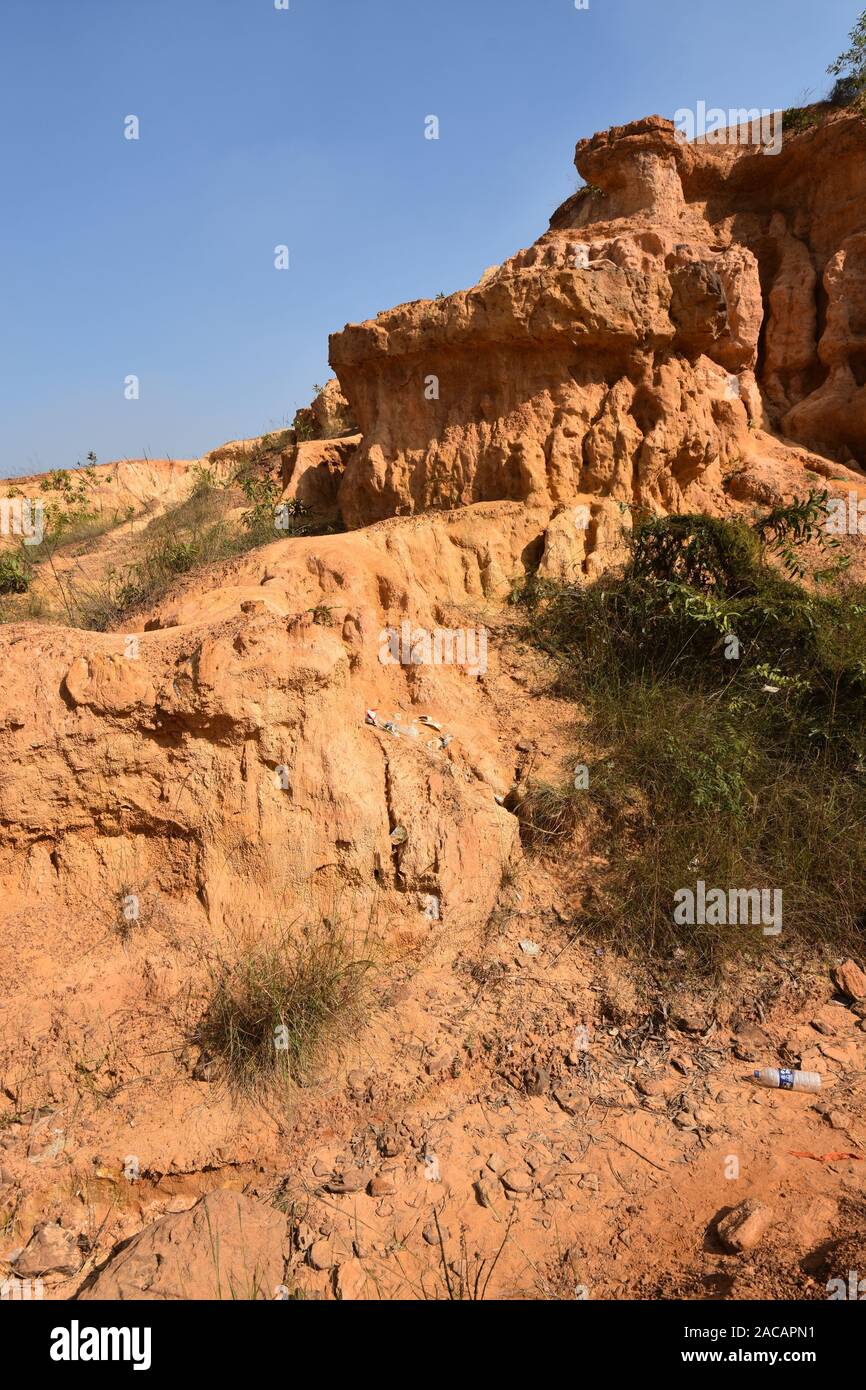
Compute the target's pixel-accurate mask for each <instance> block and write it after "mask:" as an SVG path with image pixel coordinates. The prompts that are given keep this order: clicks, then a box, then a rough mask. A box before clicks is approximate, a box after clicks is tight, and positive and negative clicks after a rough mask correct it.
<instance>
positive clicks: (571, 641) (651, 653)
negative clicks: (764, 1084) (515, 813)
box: [515, 498, 866, 967]
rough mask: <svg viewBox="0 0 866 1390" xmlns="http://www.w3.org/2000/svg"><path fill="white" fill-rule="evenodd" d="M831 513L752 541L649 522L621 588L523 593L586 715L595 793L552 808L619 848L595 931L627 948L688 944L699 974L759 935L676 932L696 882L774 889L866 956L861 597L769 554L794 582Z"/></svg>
mask: <svg viewBox="0 0 866 1390" xmlns="http://www.w3.org/2000/svg"><path fill="white" fill-rule="evenodd" d="M821 514H822V513H821V504H820V499H819V500H818V501H817V502H816V500H815V499H814V498H811V500H810V499H809V498H807V499H803V500H802V501H801V502H797V503H795V504H793V505H792V506H791V507H789V508H786V509H779V510H777V511H776V512H774V513H772V514H770V516H768V517H765V518H763V520H762V521H761V522H759V523H758V525H757V526H756V528H755V529H754V530H752V529H750V528H748V527H746V526H745V525H744V524H743V523H740V522H729V521H719V520H716V519H712V518H705V517H670V518H665V519H662V520H654V521H652V522H649V523H647V524H646V525H645V526H643V527H640V528H638V530H637V532H636V535H635V538H634V543H633V556H632V560H631V563H630V564H629V566H628V568H627V571H626V573H625V575H624V576H623V577H621V578H615V577H605V578H602V579H601V580H599V581H598V582H597V583H596V584H594V585H592V586H589V587H580V586H577V585H575V586H570V585H569V586H560V585H555V584H551V583H545V582H543V581H540V580H538V579H537V578H530V579H529V580H528V581H526V582H525V583H524V584H523V585H522V586H521V587H520V589H519V590H518V592H517V593H516V595H515V600H516V602H518V603H519V604H521V605H522V606H523V609H524V611H525V614H526V628H525V631H526V634H527V635H528V636H529V637H530V638H531V640H532V641H533V642H534V643H535V644H536V645H538V646H539V647H541V648H542V649H543V650H545V651H546V652H548V653H549V654H550V655H551V656H552V657H553V659H554V661H555V662H556V665H557V677H556V683H555V689H556V691H557V692H558V693H559V694H560V695H561V696H563V697H565V698H570V699H576V700H579V701H580V703H581V704H582V705H583V706H584V707H585V708H586V710H587V713H588V715H589V726H588V730H587V732H588V735H589V738H590V739H591V742H592V747H593V748H594V749H595V750H598V752H597V756H595V758H594V760H591V759H590V757H589V756H588V754H587V751H586V750H583V751H582V752H581V753H580V754H579V757H580V761H582V762H585V763H588V764H590V781H589V788H588V790H586V791H584V792H578V793H576V794H575V793H573V792H572V791H571V789H569V790H568V791H567V792H561V793H560V794H559V795H560V798H561V799H562V800H561V801H560V803H559V804H560V806H563V805H566V804H567V806H568V813H569V815H570V816H573V817H574V818H575V820H576V821H577V822H578V823H579V824H580V825H581V826H582V829H583V831H584V834H585V835H588V836H589V840H590V844H591V848H592V850H593V852H594V853H595V854H605V853H606V852H607V853H608V856H609V859H610V867H609V870H608V872H607V874H606V877H605V886H604V889H603V891H602V893H601V897H600V900H599V901H598V902H596V904H595V906H594V909H593V918H592V925H593V926H594V927H595V928H596V929H597V930H599V931H600V932H602V933H603V934H605V935H607V936H609V937H611V938H612V939H614V940H615V941H616V942H617V944H618V945H620V946H622V947H628V946H632V947H634V946H639V947H640V948H641V949H642V950H649V951H650V952H654V953H659V952H660V953H661V954H663V955H664V954H668V953H670V952H671V951H672V950H673V949H674V948H676V947H678V946H686V947H688V948H689V949H690V950H691V951H692V953H693V956H694V959H695V961H696V962H699V963H700V964H701V965H702V966H704V967H706V966H709V965H711V964H713V963H714V962H716V961H717V960H718V959H720V957H721V956H723V955H724V954H726V953H727V952H728V951H729V950H731V949H732V948H734V947H735V946H738V945H742V944H743V943H744V942H747V943H748V944H749V945H750V946H751V947H754V946H755V945H756V939H757V942H760V941H761V940H762V939H763V938H762V937H761V936H760V934H759V933H756V931H755V929H754V928H753V927H749V928H743V929H738V928H733V927H711V926H695V927H691V928H684V927H681V926H675V925H674V923H673V920H672V903H673V895H674V893H675V892H676V890H677V889H678V888H682V887H687V886H688V885H689V884H691V885H692V886H694V884H695V881H696V879H697V878H698V877H700V878H702V879H704V881H705V882H706V883H707V884H708V885H709V884H713V885H719V886H725V887H733V886H737V887H740V886H741V887H743V888H748V887H754V886H762V887H778V888H781V889H782V890H783V893H784V907H785V911H784V920H785V931H786V932H788V931H794V932H796V933H798V934H799V935H800V936H801V937H802V938H805V939H811V940H821V939H824V940H832V941H836V942H838V943H840V944H841V943H845V944H848V945H849V946H850V945H851V944H852V943H859V944H860V946H861V947H862V939H863V930H864V924H866V833H864V831H866V587H864V586H862V585H855V584H851V583H846V584H843V582H842V580H841V579H840V578H839V576H838V574H837V575H836V577H835V585H836V586H835V588H833V590H832V591H830V590H828V589H827V588H826V587H825V588H823V589H821V588H818V587H816V586H815V585H814V584H813V583H812V582H811V581H812V580H813V579H814V575H812V576H809V579H810V584H809V586H807V585H804V584H803V583H801V582H795V581H794V580H793V579H791V578H788V577H786V576H785V575H784V574H781V573H780V572H779V568H778V564H773V563H770V559H769V557H770V556H775V557H776V559H777V560H779V561H781V562H782V564H783V565H786V564H789V563H790V562H792V561H793V562H794V568H795V570H796V571H797V572H798V573H799V572H801V571H802V570H803V569H804V568H805V566H804V564H803V561H802V551H803V549H804V547H805V546H806V544H807V543H808V542H811V541H814V540H815V536H814V531H815V529H816V527H818V526H819V521H818V518H819V517H820V516H821ZM530 804H531V799H530ZM553 804H554V799H553V798H552V797H551V796H550V795H549V794H547V793H546V794H545V796H544V797H543V799H542V805H543V806H544V807H546V808H548V809H549V808H550V807H552V806H553ZM536 816H537V812H534V813H533V816H532V817H531V818H530V819H531V820H534V819H535V817H536ZM558 825H559V826H560V828H561V826H562V822H561V820H560V821H559V822H558ZM526 838H527V840H528V841H529V842H530V843H533V844H534V845H535V846H538V845H539V844H540V845H541V846H542V847H544V846H545V845H547V846H548V847H550V845H551V843H552V842H553V841H554V840H555V839H557V838H560V839H561V836H554V837H550V836H547V837H546V836H544V835H542V836H540V837H539V836H538V835H535V836H533V834H532V833H531V831H530V833H529V834H528V835H527V836H526ZM611 846H615V851H614V852H612V853H611V852H610V847H611Z"/></svg>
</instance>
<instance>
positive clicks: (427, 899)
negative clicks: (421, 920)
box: [421, 893, 440, 922]
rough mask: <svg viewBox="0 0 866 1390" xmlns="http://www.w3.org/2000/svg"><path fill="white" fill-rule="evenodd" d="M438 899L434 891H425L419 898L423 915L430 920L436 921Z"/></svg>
mask: <svg viewBox="0 0 866 1390" xmlns="http://www.w3.org/2000/svg"><path fill="white" fill-rule="evenodd" d="M439 906H440V905H439V899H438V898H437V897H436V895H435V894H434V893H425V894H423V896H422V898H421V908H422V910H423V913H424V916H425V917H427V918H428V919H429V921H431V922H438V921H439V916H440V910H439Z"/></svg>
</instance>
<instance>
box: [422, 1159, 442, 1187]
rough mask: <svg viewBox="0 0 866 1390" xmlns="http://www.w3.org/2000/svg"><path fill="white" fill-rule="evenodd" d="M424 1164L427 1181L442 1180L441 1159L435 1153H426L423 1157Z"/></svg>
mask: <svg viewBox="0 0 866 1390" xmlns="http://www.w3.org/2000/svg"><path fill="white" fill-rule="evenodd" d="M421 1161H422V1163H423V1164H424V1177H425V1179H426V1181H427V1182H441V1181H442V1178H441V1177H440V1174H439V1159H438V1158H437V1157H436V1155H435V1154H424V1155H423V1158H422V1160H421Z"/></svg>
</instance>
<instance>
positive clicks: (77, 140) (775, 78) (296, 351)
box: [0, 0, 866, 476]
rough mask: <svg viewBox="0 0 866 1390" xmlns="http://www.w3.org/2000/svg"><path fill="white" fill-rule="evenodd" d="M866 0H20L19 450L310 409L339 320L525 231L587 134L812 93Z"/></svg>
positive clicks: (14, 103)
mask: <svg viewBox="0 0 866 1390" xmlns="http://www.w3.org/2000/svg"><path fill="white" fill-rule="evenodd" d="M864 3H866V0H820V3H818V0H748V2H747V0H727V3H722V2H721V0H676V3H675V2H674V0H590V8H589V10H588V11H578V10H576V8H575V4H574V0H290V6H291V7H290V9H289V10H288V11H283V10H276V9H275V7H274V0H2V6H0V188H2V191H3V203H2V217H0V323H2V337H0V476H2V475H7V476H8V475H10V474H15V473H21V472H28V471H31V470H33V471H35V470H41V469H46V468H56V467H69V466H71V465H73V464H74V463H75V461H76V460H77V459H83V458H84V456H85V454H86V453H87V452H88V450H91V449H92V450H94V451H95V452H96V454H97V455H98V457H99V458H100V460H102V461H105V460H108V459H113V458H122V457H141V456H143V455H145V454H147V455H148V456H150V457H162V456H167V455H168V456H172V457H175V458H185V457H196V456H198V455H199V454H201V453H203V452H205V451H206V450H207V449H209V448H212V447H214V446H216V445H217V444H219V443H222V442H223V441H225V440H227V439H231V438H235V437H238V436H243V435H249V434H256V433H260V432H262V431H264V430H266V429H273V428H279V427H280V426H281V425H283V424H286V423H290V421H291V419H292V417H293V415H294V412H295V409H296V408H297V406H299V405H303V404H306V403H307V402H308V401H309V399H310V395H311V391H312V386H313V383H314V382H317V381H319V382H323V381H324V380H325V379H326V378H327V376H328V375H329V369H328V366H327V352H328V334H329V333H330V332H332V331H334V330H336V329H339V328H341V327H342V326H343V324H344V323H346V322H349V321H357V320H359V319H363V318H367V317H370V316H372V315H374V314H375V313H376V312H377V311H378V310H380V309H384V308H388V307H389V306H391V305H393V304H397V303H400V302H401V301H404V300H407V299H417V298H421V297H426V296H433V295H435V294H436V293H438V292H439V291H444V292H445V293H449V292H451V291H453V290H456V289H459V288H463V287H465V286H468V285H470V284H472V283H474V281H475V280H476V279H477V278H478V276H479V274H480V273H481V272H482V271H483V270H484V269H485V267H486V266H488V265H491V264H493V263H494V262H498V261H501V260H502V259H504V257H505V256H507V255H509V254H511V253H512V252H514V251H515V250H517V249H518V248H519V247H521V246H526V245H528V244H529V243H530V242H531V241H533V240H534V239H535V238H536V237H537V236H538V235H539V234H540V233H541V232H542V231H543V230H544V229H545V227H546V225H547V219H548V216H549V214H550V213H551V212H552V210H553V208H554V207H555V206H556V205H557V204H558V203H559V202H561V201H562V200H563V199H564V198H566V197H567V196H568V195H569V194H570V193H572V192H573V191H574V190H575V188H576V187H577V186H578V183H579V180H578V179H577V176H576V174H575V171H574V168H573V166H572V163H571V161H572V158H573V147H574V143H575V141H576V140H577V139H578V138H579V137H582V136H585V135H590V134H592V133H593V132H594V131H596V130H601V129H604V128H605V127H607V126H609V125H615V124H621V123H622V122H624V121H628V120H632V119H634V118H636V117H639V116H643V115H646V114H649V113H651V112H658V113H659V114H661V115H666V116H673V113H674V111H675V110H676V109H677V108H678V107H681V106H693V105H694V104H695V103H696V102H697V101H698V100H699V99H704V100H706V101H707V102H708V104H709V105H716V106H721V107H723V108H725V109H729V108H730V107H739V106H754V105H757V106H766V107H776V106H780V107H786V106H790V105H796V104H800V103H801V102H802V101H803V100H804V99H809V98H808V96H807V93H808V92H809V91H810V90H811V93H812V99H816V98H817V97H818V96H821V95H823V94H824V92H825V90H826V88H827V86H828V85H829V82H830V79H829V78H827V76H826V75H825V69H826V67H827V64H828V63H829V62H830V61H831V60H832V59H833V58H834V57H835V56H836V55H837V54H838V53H839V52H841V51H842V49H844V48H845V47H846V46H847V44H846V38H847V34H848V31H849V30H850V28H851V27H852V25H853V24H854V22H855V20H856V18H857V15H858V13H859V12H860V11H861V10H862V9H863V6H864ZM434 114H435V115H437V116H438V117H439V120H440V139H439V140H438V141H432V140H425V138H424V120H425V117H426V116H428V115H434ZM128 115H137V116H138V118H139V120H140V139H139V140H138V141H132V140H126V139H124V136H123V129H124V118H125V117H126V116H128ZM278 244H286V245H287V246H288V247H289V249H290V269H289V270H288V271H277V270H276V269H275V268H274V247H275V246H276V245H278ZM129 374H135V375H137V376H138V377H139V380H140V397H139V399H138V400H137V401H130V400H126V399H125V398H124V378H125V377H127V376H128V375H129Z"/></svg>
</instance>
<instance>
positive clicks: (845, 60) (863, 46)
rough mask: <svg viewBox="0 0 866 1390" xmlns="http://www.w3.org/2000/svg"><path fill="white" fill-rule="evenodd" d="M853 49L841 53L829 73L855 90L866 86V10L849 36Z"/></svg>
mask: <svg viewBox="0 0 866 1390" xmlns="http://www.w3.org/2000/svg"><path fill="white" fill-rule="evenodd" d="M848 38H849V39H850V41H851V47H850V48H848V49H846V50H845V52H844V53H841V54H840V55H839V57H838V58H837V59H836V61H835V63H831V64H830V66H829V68H828V69H827V71H828V72H830V73H833V75H834V76H835V77H842V78H844V79H845V80H846V81H847V82H848V83H850V84H851V86H852V87H854V88H857V89H859V88H861V87H864V86H866V10H864V11H863V13H862V14H861V16H860V18H859V19H858V20H857V23H856V24H855V25H854V28H853V29H852V30H851V33H850V34H849V35H848Z"/></svg>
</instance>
